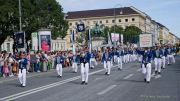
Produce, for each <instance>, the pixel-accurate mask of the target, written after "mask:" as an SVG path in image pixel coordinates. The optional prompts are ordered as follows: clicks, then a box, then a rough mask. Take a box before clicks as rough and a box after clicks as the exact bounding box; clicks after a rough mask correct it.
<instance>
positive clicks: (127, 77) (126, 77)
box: [123, 74, 134, 80]
mask: <svg viewBox="0 0 180 101" xmlns="http://www.w3.org/2000/svg"><path fill="white" fill-rule="evenodd" d="M133 75H134V74H129V75H127V76H125V77H124V78H123V79H125V80H126V79H129V78H130V77H131V76H133Z"/></svg>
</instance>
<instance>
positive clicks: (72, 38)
mask: <svg viewBox="0 0 180 101" xmlns="http://www.w3.org/2000/svg"><path fill="white" fill-rule="evenodd" d="M71 34H72V36H71V41H72V43H74V30H73V31H72V33H71Z"/></svg>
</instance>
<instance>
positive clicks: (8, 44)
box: [7, 43, 10, 52]
mask: <svg viewBox="0 0 180 101" xmlns="http://www.w3.org/2000/svg"><path fill="white" fill-rule="evenodd" d="M7 52H10V43H7Z"/></svg>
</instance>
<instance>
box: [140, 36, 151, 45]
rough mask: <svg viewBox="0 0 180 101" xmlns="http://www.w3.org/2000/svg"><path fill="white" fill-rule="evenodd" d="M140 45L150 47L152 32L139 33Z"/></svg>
mask: <svg viewBox="0 0 180 101" xmlns="http://www.w3.org/2000/svg"><path fill="white" fill-rule="evenodd" d="M139 43H140V47H152V34H140V35H139Z"/></svg>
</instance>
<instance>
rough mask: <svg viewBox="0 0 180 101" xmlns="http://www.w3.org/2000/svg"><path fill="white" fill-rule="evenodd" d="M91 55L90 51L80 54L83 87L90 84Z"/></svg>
mask: <svg viewBox="0 0 180 101" xmlns="http://www.w3.org/2000/svg"><path fill="white" fill-rule="evenodd" d="M90 58H91V54H90V53H89V51H88V49H86V50H84V51H82V52H81V54H80V63H81V78H82V83H81V84H82V85H83V84H85V85H87V84H88V76H89V63H90Z"/></svg>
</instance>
